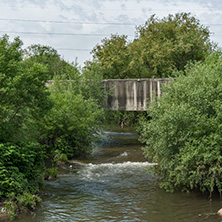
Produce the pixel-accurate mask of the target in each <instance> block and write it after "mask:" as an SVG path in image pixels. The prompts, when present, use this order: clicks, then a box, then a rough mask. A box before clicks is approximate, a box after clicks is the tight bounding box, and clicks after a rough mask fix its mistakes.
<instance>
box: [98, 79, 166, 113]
mask: <svg viewBox="0 0 222 222" xmlns="http://www.w3.org/2000/svg"><path fill="white" fill-rule="evenodd" d="M169 81H170V79H107V80H103V81H102V82H103V84H104V91H105V92H106V93H109V95H108V97H107V101H106V102H105V104H104V106H105V108H107V109H110V110H128V111H144V110H146V109H147V103H148V101H152V100H153V98H154V97H155V96H158V97H160V96H161V94H162V85H163V84H165V83H167V82H169Z"/></svg>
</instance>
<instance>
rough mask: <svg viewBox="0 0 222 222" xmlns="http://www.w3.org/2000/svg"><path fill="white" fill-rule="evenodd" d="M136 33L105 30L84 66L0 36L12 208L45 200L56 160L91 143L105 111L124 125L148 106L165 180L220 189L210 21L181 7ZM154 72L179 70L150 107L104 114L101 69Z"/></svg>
mask: <svg viewBox="0 0 222 222" xmlns="http://www.w3.org/2000/svg"><path fill="white" fill-rule="evenodd" d="M136 35H137V36H136V38H135V40H134V41H132V42H128V41H127V37H126V36H118V35H112V36H111V38H110V39H107V38H106V39H104V40H102V43H101V44H100V45H97V46H96V47H95V48H94V49H93V51H92V54H93V61H91V62H87V63H86V66H85V67H84V68H83V69H82V70H80V69H79V68H78V66H77V64H75V63H72V64H70V63H68V62H66V61H64V60H63V59H61V57H60V55H59V54H58V52H57V51H56V50H55V49H53V48H51V47H49V46H41V45H32V46H30V47H28V48H27V49H25V50H23V49H22V41H21V40H20V39H19V38H15V39H14V41H12V42H10V41H9V37H8V36H7V35H5V36H3V37H2V38H0V201H4V200H6V199H7V204H6V206H7V208H8V209H10V211H11V212H10V213H11V216H12V217H14V216H15V212H16V210H17V209H18V208H19V209H20V210H21V209H22V210H30V209H32V208H34V207H35V206H36V204H37V203H38V202H40V201H41V200H40V198H39V197H38V195H37V194H38V192H39V190H40V188H41V186H42V184H43V179H44V177H45V178H48V177H49V174H50V172H51V173H53V174H56V169H53V170H51V171H50V170H49V169H45V162H46V161H47V160H50V161H51V162H52V163H54V162H57V163H58V162H66V161H67V160H68V159H69V158H74V157H78V156H81V155H85V154H87V153H89V152H90V150H91V148H92V143H93V142H94V141H95V140H96V138H97V137H96V133H97V132H98V129H100V126H101V124H102V123H104V116H106V118H107V119H108V120H109V122H116V123H118V124H121V125H124V124H128V125H129V124H131V123H135V122H136V121H137V120H138V119H139V118H141V116H142V120H141V122H140V131H141V135H142V137H141V140H142V141H143V142H144V143H146V146H145V148H144V151H145V154H146V156H147V158H149V159H151V160H153V161H155V162H157V163H158V165H157V166H156V168H155V169H156V173H157V174H158V175H159V176H160V177H159V178H160V182H161V183H160V184H161V186H162V187H165V188H166V189H167V190H170V191H172V190H174V189H182V190H192V189H200V190H202V191H206V190H207V191H209V192H212V191H214V190H218V191H219V192H221V190H222V187H221V173H222V170H221V169H222V166H221V150H220V147H221V142H222V141H221V132H220V128H221V119H222V114H221V97H222V87H221V75H220V73H221V70H222V60H221V58H220V57H221V54H220V53H218V54H217V53H215V54H213V55H211V56H209V54H211V53H212V52H213V50H214V47H215V45H214V44H213V43H211V42H210V40H209V30H208V29H207V28H206V27H203V26H202V25H200V23H199V21H198V20H196V19H195V18H194V17H192V16H191V15H190V14H186V13H182V14H177V15H175V16H171V15H170V16H168V17H167V18H163V19H161V20H160V19H158V18H156V17H155V16H152V17H151V18H150V19H149V20H148V21H147V22H146V23H145V25H144V26H139V27H137V31H136ZM206 58H207V59H206ZM205 60H206V61H205ZM195 61H199V62H195ZM201 62H203V63H201ZM193 63H194V64H193ZM187 64H188V65H187ZM153 76H154V77H170V76H171V77H172V76H178V79H177V80H176V81H173V82H172V84H170V85H169V86H167V87H166V88H165V94H164V96H163V97H162V98H161V99H160V100H158V103H156V104H153V105H152V106H151V108H150V110H149V111H148V113H145V114H143V113H137V112H130V113H127V112H107V113H106V115H105V114H104V111H103V109H102V108H101V107H100V106H101V104H102V99H103V97H104V95H103V94H102V92H103V91H102V89H101V88H102V85H101V84H100V80H101V79H105V78H150V77H153ZM49 79H50V80H53V84H51V85H50V86H48V87H47V86H46V82H47V80H49ZM147 117H148V118H147Z"/></svg>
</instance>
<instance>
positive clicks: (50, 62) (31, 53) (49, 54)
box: [25, 44, 77, 80]
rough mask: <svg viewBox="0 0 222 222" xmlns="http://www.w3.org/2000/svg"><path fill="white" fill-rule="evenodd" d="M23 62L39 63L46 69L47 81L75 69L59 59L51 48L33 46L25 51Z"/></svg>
mask: <svg viewBox="0 0 222 222" xmlns="http://www.w3.org/2000/svg"><path fill="white" fill-rule="evenodd" d="M25 60H26V62H27V63H31V64H32V63H40V64H42V65H44V66H45V67H46V69H47V72H46V74H47V78H48V80H51V79H53V77H54V76H56V75H64V73H67V72H69V71H71V70H70V69H77V67H76V66H75V65H73V64H69V63H68V62H66V61H65V60H64V59H62V58H61V56H60V55H59V53H58V52H57V50H56V49H54V48H53V47H51V46H45V45H39V44H38V45H36V44H33V45H31V46H29V47H28V48H27V49H26V50H25Z"/></svg>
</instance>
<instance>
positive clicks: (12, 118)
mask: <svg viewBox="0 0 222 222" xmlns="http://www.w3.org/2000/svg"><path fill="white" fill-rule="evenodd" d="M21 47H22V42H21V40H20V39H19V38H15V40H14V42H12V43H11V42H9V38H8V36H6V35H5V36H3V37H2V38H1V39H0V132H1V133H0V142H7V141H14V140H18V132H19V131H20V130H21V128H22V126H23V123H24V120H25V119H26V117H27V115H30V116H32V117H33V118H38V117H40V116H41V115H43V114H44V113H45V111H46V110H47V109H48V107H49V101H48V100H47V97H48V92H47V90H46V87H45V82H46V80H47V78H46V76H45V71H46V70H45V68H44V67H43V66H42V65H40V64H38V63H33V64H32V65H31V66H30V65H29V64H27V63H26V62H25V61H23V50H22V48H21ZM42 98H45V99H42Z"/></svg>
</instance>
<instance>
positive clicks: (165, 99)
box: [139, 54, 222, 193]
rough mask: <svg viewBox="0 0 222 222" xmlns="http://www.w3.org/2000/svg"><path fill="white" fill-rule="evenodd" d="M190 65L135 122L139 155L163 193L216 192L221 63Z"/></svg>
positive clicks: (221, 167) (221, 164) (220, 165)
mask: <svg viewBox="0 0 222 222" xmlns="http://www.w3.org/2000/svg"><path fill="white" fill-rule="evenodd" d="M218 55H219V54H214V55H212V56H210V57H209V58H208V59H207V61H206V62H205V63H202V64H201V63H196V64H194V65H190V67H187V68H186V70H185V73H184V75H182V74H180V75H179V74H178V75H179V76H178V78H177V79H176V80H174V81H172V84H170V85H168V86H166V87H165V88H164V94H163V96H162V98H160V99H159V100H158V102H156V103H154V104H152V105H151V106H150V108H149V110H148V114H149V115H150V116H151V120H147V119H145V118H143V119H142V120H141V122H140V129H139V130H140V132H141V141H142V142H144V143H145V147H144V153H145V156H146V157H147V158H148V159H150V160H152V161H154V162H156V163H158V165H157V166H155V172H156V174H158V175H159V179H160V186H161V187H164V188H165V189H166V190H168V191H173V190H183V191H188V190H193V189H198V190H200V191H202V192H204V191H209V192H210V193H212V192H213V191H216V190H217V191H219V192H221V191H222V149H221V147H222V59H221V58H220V56H218Z"/></svg>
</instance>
